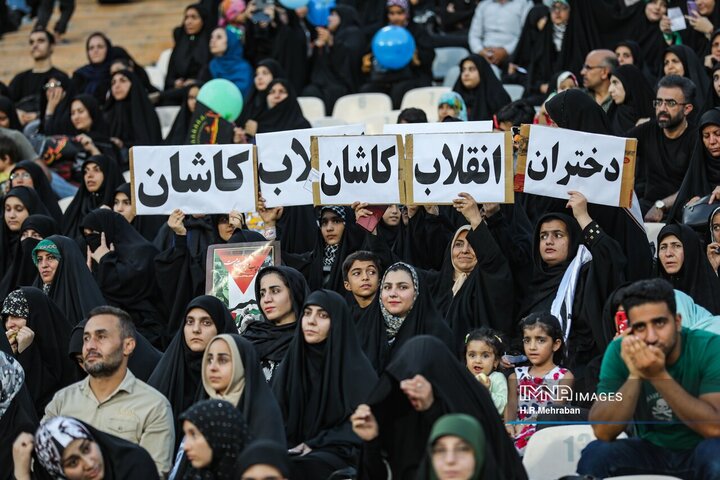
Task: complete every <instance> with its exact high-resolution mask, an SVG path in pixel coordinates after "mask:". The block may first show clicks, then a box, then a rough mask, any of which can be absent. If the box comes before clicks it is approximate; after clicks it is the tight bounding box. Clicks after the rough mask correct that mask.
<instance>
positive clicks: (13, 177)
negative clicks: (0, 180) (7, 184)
mask: <svg viewBox="0 0 720 480" xmlns="http://www.w3.org/2000/svg"><path fill="white" fill-rule="evenodd" d="M16 178H23V179H29V178H32V175H30V174H29V173H27V172H23V173H13V174H12V175H10V180H15V179H16Z"/></svg>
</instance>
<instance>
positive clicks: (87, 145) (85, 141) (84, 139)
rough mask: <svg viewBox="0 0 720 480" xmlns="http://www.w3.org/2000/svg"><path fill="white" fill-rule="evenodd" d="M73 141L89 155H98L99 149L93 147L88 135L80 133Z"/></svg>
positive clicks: (93, 143) (93, 144)
mask: <svg viewBox="0 0 720 480" xmlns="http://www.w3.org/2000/svg"><path fill="white" fill-rule="evenodd" d="M75 141H76V142H79V143H80V145H82V147H83V148H84V149H85V151H86V152H88V153H89V154H90V155H100V149H98V148H97V147H96V146H95V142H93V139H92V138H90V137H89V136H88V135H86V134H84V133H81V134H80V135H77V136H75Z"/></svg>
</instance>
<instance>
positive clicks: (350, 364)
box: [272, 290, 377, 458]
mask: <svg viewBox="0 0 720 480" xmlns="http://www.w3.org/2000/svg"><path fill="white" fill-rule="evenodd" d="M310 305H316V306H319V307H321V308H322V309H323V310H325V311H326V312H327V313H328V315H329V316H330V331H329V332H328V336H327V338H326V339H325V340H324V341H322V342H320V343H318V344H309V343H307V342H306V341H305V337H304V335H303V331H302V328H299V327H298V328H297V329H296V330H295V338H294V339H293V342H292V343H291V344H290V349H289V350H288V353H287V357H286V358H285V361H283V363H282V364H281V365H280V369H279V370H278V372H277V374H275V377H274V378H273V382H272V389H273V392H274V393H275V397H276V398H277V400H278V404H279V405H280V410H281V411H282V414H283V419H284V420H285V431H286V434H287V441H288V445H298V444H300V443H305V444H307V445H308V446H309V447H311V448H313V449H318V448H322V447H334V450H336V451H337V450H338V449H340V450H341V451H342V452H341V453H340V455H341V456H342V457H344V458H349V457H351V455H352V452H351V451H347V450H346V448H347V446H348V445H352V444H355V445H357V446H359V442H358V441H357V437H356V436H355V435H354V434H352V433H350V432H348V434H347V435H345V437H346V438H343V439H342V440H340V439H338V438H335V439H334V440H333V439H331V438H327V439H325V438H324V435H323V433H324V432H326V431H328V430H331V429H334V428H336V427H339V426H341V424H344V423H346V422H347V420H348V417H349V416H350V414H351V413H352V412H353V411H354V409H355V408H356V407H357V406H358V405H359V404H360V403H362V402H364V401H365V399H366V398H367V395H368V393H369V392H370V389H371V388H372V385H373V384H374V383H375V381H376V378H377V377H376V375H375V372H373V369H372V366H371V365H370V362H369V361H368V360H367V358H366V357H365V355H364V354H363V352H362V350H361V349H360V343H359V342H358V337H357V334H356V332H355V327H354V323H353V320H352V315H351V313H350V308H349V307H348V305H347V303H346V302H345V300H344V299H343V298H342V297H341V296H340V295H339V294H338V293H335V292H333V291H330V290H317V291H315V292H313V293H311V294H310V295H308V297H307V298H306V299H305V305H303V310H304V309H305V307H307V306H310ZM333 436H337V435H330V436H329V437H333Z"/></svg>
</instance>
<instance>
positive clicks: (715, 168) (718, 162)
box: [668, 108, 720, 221]
mask: <svg viewBox="0 0 720 480" xmlns="http://www.w3.org/2000/svg"><path fill="white" fill-rule="evenodd" d="M709 125H716V126H720V108H712V109H710V110H708V111H707V112H705V113H704V114H703V116H702V117H700V123H699V124H698V141H697V142H696V143H695V150H694V151H693V154H692V157H691V158H690V164H689V167H688V170H687V173H686V174H685V178H684V179H683V182H682V185H680V190H678V194H677V197H676V199H675V204H674V205H673V208H672V209H671V210H670V214H669V215H668V218H669V219H673V220H676V221H680V220H682V211H683V208H684V207H685V205H686V204H687V203H688V202H689V201H690V199H691V198H693V197H695V196H698V197H704V196H705V195H708V194H710V193H711V192H712V190H713V188H714V187H715V186H716V185H720V158H714V157H713V156H712V155H710V152H708V150H707V148H705V144H704V142H703V136H702V132H703V129H704V128H705V127H707V126H709Z"/></svg>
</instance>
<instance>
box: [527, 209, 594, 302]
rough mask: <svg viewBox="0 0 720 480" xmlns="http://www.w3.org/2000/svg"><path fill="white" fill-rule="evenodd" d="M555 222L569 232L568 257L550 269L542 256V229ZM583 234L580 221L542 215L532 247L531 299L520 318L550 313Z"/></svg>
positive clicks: (560, 216)
mask: <svg viewBox="0 0 720 480" xmlns="http://www.w3.org/2000/svg"><path fill="white" fill-rule="evenodd" d="M552 220H560V221H561V222H562V223H564V224H565V228H566V229H567V232H568V255H567V258H566V259H565V261H563V262H561V263H559V264H557V265H555V266H552V267H550V266H548V265H547V264H546V263H545V262H544V261H543V259H542V256H541V255H540V228H541V227H542V225H543V223H546V222H550V221H552ZM582 240H583V239H582V231H581V230H580V225H578V223H577V220H575V219H574V218H572V217H570V216H569V215H565V214H563V213H548V214H546V215H543V216H542V217H541V218H540V219H539V220H538V222H537V224H536V225H535V232H534V234H533V243H532V259H533V273H532V277H531V278H530V287H529V288H528V292H529V295H528V297H527V298H526V299H525V302H524V303H523V305H522V307H521V314H522V315H526V314H528V313H530V312H537V311H550V306H551V305H552V302H553V300H554V299H555V294H556V293H557V290H558V288H559V287H560V282H562V279H563V276H564V275H565V270H567V268H568V266H569V265H570V263H571V262H572V261H573V259H574V258H575V255H576V254H577V251H578V248H579V246H580V244H581V243H582Z"/></svg>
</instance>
